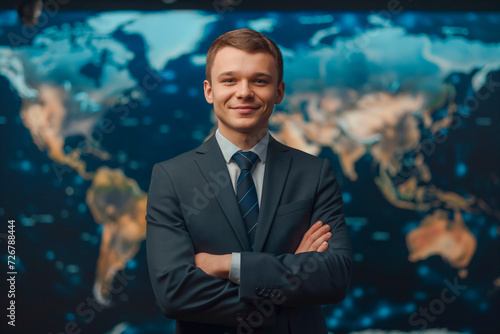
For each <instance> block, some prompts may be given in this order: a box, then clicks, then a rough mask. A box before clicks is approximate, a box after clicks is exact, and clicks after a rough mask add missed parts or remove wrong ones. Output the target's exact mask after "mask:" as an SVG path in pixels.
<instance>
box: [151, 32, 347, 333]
mask: <svg viewBox="0 0 500 334" xmlns="http://www.w3.org/2000/svg"><path fill="white" fill-rule="evenodd" d="M282 78H283V60H282V56H281V53H280V51H279V48H278V47H277V46H276V44H275V43H274V42H272V41H271V40H269V39H268V38H267V37H265V36H264V35H262V34H260V33H258V32H255V31H253V30H250V29H240V30H235V31H231V32H228V33H226V34H224V35H222V36H220V37H219V38H217V39H216V40H215V41H214V42H213V43H212V45H211V47H210V50H209V51H208V53H207V65H206V80H205V81H204V91H205V98H206V100H207V101H208V103H211V104H213V107H214V110H215V114H216V115H217V118H218V130H217V131H216V133H215V134H214V135H212V136H211V137H210V138H209V139H208V140H207V141H206V142H205V143H203V144H202V145H201V146H200V147H198V148H196V149H194V150H192V151H189V152H187V153H184V154H181V155H179V156H177V157H175V158H173V159H170V160H167V161H164V162H161V163H157V164H155V165H154V167H153V172H152V177H151V184H150V188H149V194H148V205H147V215H146V220H147V235H146V247H147V248H146V249H147V258H148V267H149V273H150V277H151V282H152V286H153V290H154V293H155V295H156V299H157V301H158V304H159V306H160V308H161V310H162V311H163V313H164V314H165V315H166V316H167V317H169V318H173V319H176V320H177V321H176V327H175V332H176V333H197V334H200V333H287V334H288V333H297V334H300V333H327V328H326V323H325V319H324V316H323V313H322V311H321V305H324V304H333V303H338V302H340V301H341V300H343V299H344V297H345V295H346V291H347V287H348V284H349V281H350V277H351V245H350V240H349V236H348V231H347V227H346V224H345V220H344V214H343V211H342V204H343V203H342V197H341V193H340V190H339V187H338V184H337V181H336V178H335V176H334V174H333V171H332V167H331V165H330V163H329V162H328V161H327V160H325V159H320V158H318V157H315V156H312V155H309V154H306V153H304V152H302V151H299V150H295V149H293V148H290V147H287V146H285V145H282V144H281V143H279V142H278V141H276V140H275V139H273V138H272V137H271V136H270V135H269V132H268V120H269V117H270V116H271V113H272V111H273V108H274V105H275V104H278V103H280V102H281V100H282V98H283V95H284V90H285V85H284V83H283V80H282Z"/></svg>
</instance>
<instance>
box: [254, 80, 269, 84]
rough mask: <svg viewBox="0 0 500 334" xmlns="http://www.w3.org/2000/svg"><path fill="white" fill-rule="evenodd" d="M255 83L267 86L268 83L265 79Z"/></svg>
mask: <svg viewBox="0 0 500 334" xmlns="http://www.w3.org/2000/svg"><path fill="white" fill-rule="evenodd" d="M255 82H256V83H258V84H267V81H266V80H264V79H255Z"/></svg>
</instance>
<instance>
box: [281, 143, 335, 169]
mask: <svg viewBox="0 0 500 334" xmlns="http://www.w3.org/2000/svg"><path fill="white" fill-rule="evenodd" d="M272 142H273V145H276V147H277V148H278V151H282V152H286V153H287V154H288V155H289V156H290V157H292V158H293V159H294V160H297V161H300V162H302V163H304V164H306V165H309V166H311V165H318V166H321V165H323V164H324V163H325V159H323V158H320V157H317V156H315V155H312V154H309V153H307V152H304V151H301V150H299V149H296V148H293V147H291V146H287V145H285V144H282V143H280V142H279V141H277V140H276V139H274V138H272Z"/></svg>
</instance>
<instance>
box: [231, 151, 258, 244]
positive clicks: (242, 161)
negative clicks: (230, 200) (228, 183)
mask: <svg viewBox="0 0 500 334" xmlns="http://www.w3.org/2000/svg"><path fill="white" fill-rule="evenodd" d="M258 159H259V156H258V155H257V154H255V153H253V152H250V151H248V152H243V151H239V152H236V153H235V154H234V155H233V160H234V161H235V162H236V164H237V165H238V167H240V169H241V172H240V176H239V177H238V180H237V181H236V197H237V198H238V205H239V206H240V211H241V217H242V218H243V222H244V223H245V228H246V231H247V236H248V240H249V241H250V246H251V247H252V250H253V246H254V243H255V230H256V227H257V219H258V217H259V202H258V198H257V191H256V190H255V184H254V182H253V178H252V168H253V166H254V165H255V163H256V162H257V160H258Z"/></svg>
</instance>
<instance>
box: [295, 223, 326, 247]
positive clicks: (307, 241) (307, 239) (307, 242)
mask: <svg viewBox="0 0 500 334" xmlns="http://www.w3.org/2000/svg"><path fill="white" fill-rule="evenodd" d="M322 224H323V223H322V222H321V221H320V220H318V221H317V222H316V223H315V224H314V225H313V226H311V227H310V228H309V229H308V230H307V231H306V233H304V236H303V237H302V240H301V241H300V244H299V247H298V248H297V250H302V252H305V251H306V250H307V249H308V248H309V247H310V246H311V244H312V243H313V242H314V240H316V239H317V238H316V239H311V236H312V234H313V233H315V232H316V231H317V230H318V229H319V228H321V225H322Z"/></svg>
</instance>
